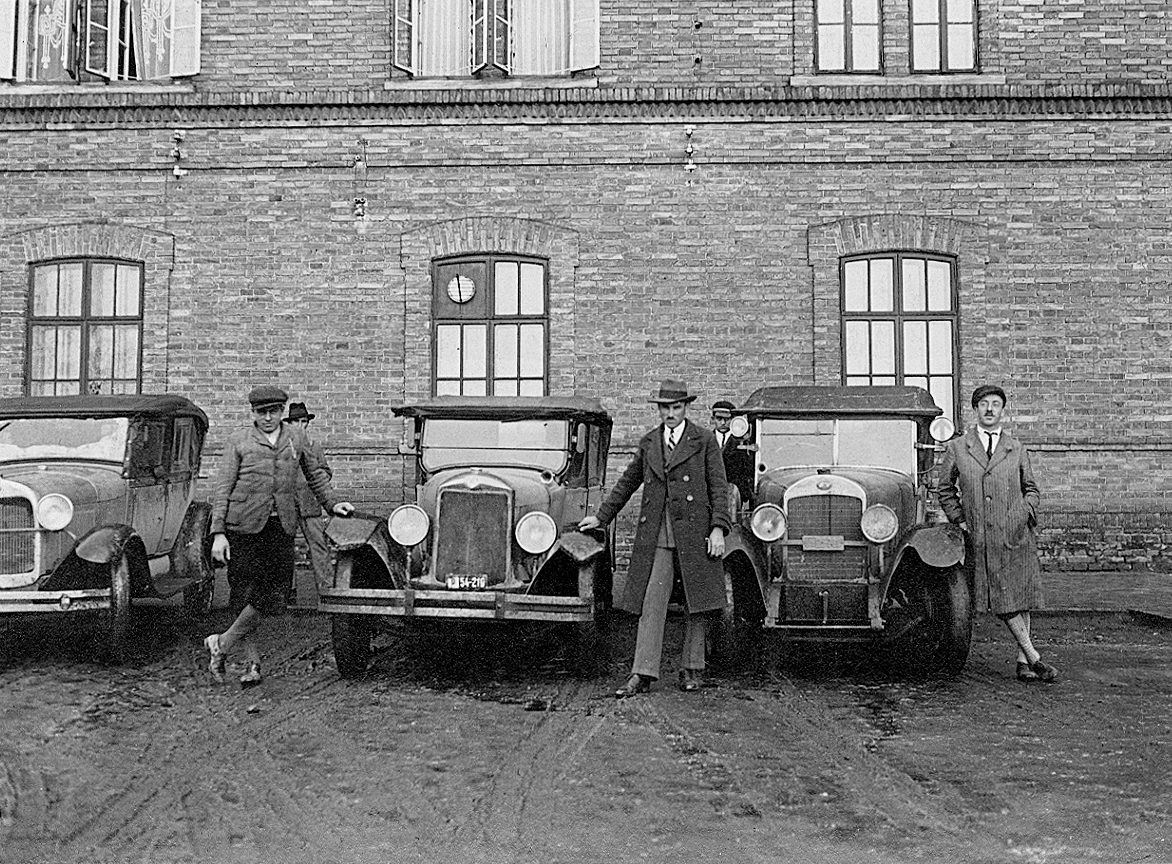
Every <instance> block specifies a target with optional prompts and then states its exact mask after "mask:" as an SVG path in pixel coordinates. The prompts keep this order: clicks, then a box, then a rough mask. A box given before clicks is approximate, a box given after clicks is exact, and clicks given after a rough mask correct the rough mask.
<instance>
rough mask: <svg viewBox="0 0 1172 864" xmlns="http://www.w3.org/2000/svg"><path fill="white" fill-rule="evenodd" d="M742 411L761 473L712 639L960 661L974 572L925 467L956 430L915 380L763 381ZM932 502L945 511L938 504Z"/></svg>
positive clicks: (948, 664)
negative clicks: (881, 650) (767, 637)
mask: <svg viewBox="0 0 1172 864" xmlns="http://www.w3.org/2000/svg"><path fill="white" fill-rule="evenodd" d="M738 413H739V416H738V417H736V418H734V421H733V432H734V433H735V434H739V435H745V436H747V437H746V442H747V443H746V444H745V445H744V446H745V447H746V448H748V449H749V450H750V451H751V452H752V455H753V460H754V465H755V472H754V473H755V478H754V486H753V493H752V496H751V498H750V500H749V501H746V502H743V504H742V505H741V507H740V509H739V512H738V514H737V519H736V520H735V524H734V526H733V529H732V532H731V534H730V536H729V538H728V543H727V546H726V553H725V558H724V565H725V578H726V585H727V589H728V594H729V600H730V607H729V609H728V611H727V612H726V615H725V619H724V620H723V622H722V627H721V628H720V634H721V639H720V640H719V642H718V647H720V648H723V650H725V651H726V652H727V651H730V650H736V648H737V647H738V646H739V645H742V644H743V642H744V637H745V636H747V635H751V634H753V633H754V632H760V630H761V628H762V627H764V628H766V629H768V630H770V631H773V632H775V633H777V634H779V635H780V636H781V637H782V638H783V639H794V640H814V641H832V642H861V643H874V644H877V645H882V646H884V647H888V648H891V649H893V654H894V656H896V657H898V658H899V660H900V662H901V663H903V664H906V665H908V666H910V667H911V668H912V669H913V670H922V671H937V672H946V673H955V672H958V671H959V670H960V669H961V668H963V666H964V664H965V662H966V660H967V658H968V651H969V641H970V638H971V633H972V620H973V602H972V590H971V572H970V570H969V568H968V567H966V561H965V539H964V535H963V533H962V532H961V530H960V528H958V527H956V526H953V525H949V524H947V523H944V522H943V521H942V519H941V518H939V517H938V516H937V517H936V518H932V515H931V514H932V511H933V509H934V503H933V500H932V496H931V489H930V484H929V483H928V480H927V477H928V473H929V471H930V469H931V468H932V465H933V462H934V457H935V454H936V452H937V451H938V449H939V444H938V442H941V441H944V440H947V439H948V438H950V437H951V436H952V434H953V431H954V430H953V424H952V423H951V421H949V420H948V419H947V418H944V417H942V416H940V415H941V410H940V409H939V408H938V407H937V406H936V404H935V402H933V400H932V397H931V396H930V395H929V394H928V393H927V392H926V391H925V390H922V389H920V388H918V387H765V388H762V389H760V390H757V391H756V392H754V393H753V394H752V395H751V396H750V397H749V399H748V400H747V401H746V402H745V403H744V405H743V406H742V407H741V408H740V409H739V412H738ZM937 513H938V511H937Z"/></svg>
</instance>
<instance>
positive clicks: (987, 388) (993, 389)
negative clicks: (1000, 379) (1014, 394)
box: [972, 384, 1009, 408]
mask: <svg viewBox="0 0 1172 864" xmlns="http://www.w3.org/2000/svg"><path fill="white" fill-rule="evenodd" d="M986 396H1000V397H1001V404H1002V405H1008V404H1009V400H1008V399H1006V398H1005V391H1004V390H1002V389H1001V388H1000V387H998V386H997V385H996V384H982V385H981V386H980V387H978V388H977V389H976V390H974V391H973V399H972V402H973V407H974V408H976V407H977V404H978V403H979V402H980V401H981V400H982V399H984V398H985V397H986Z"/></svg>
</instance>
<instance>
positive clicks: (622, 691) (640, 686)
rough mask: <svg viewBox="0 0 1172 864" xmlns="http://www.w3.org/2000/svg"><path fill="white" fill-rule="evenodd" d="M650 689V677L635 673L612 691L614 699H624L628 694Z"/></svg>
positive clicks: (644, 691) (632, 694)
mask: <svg viewBox="0 0 1172 864" xmlns="http://www.w3.org/2000/svg"><path fill="white" fill-rule="evenodd" d="M650 689H651V679H650V678H645V677H643V676H642V675H639V674H635V675H632V676H631V677H630V678H628V679H627V683H626V684H624V685H623V686H622V687H620V688H619V689H618V690H615V691H614V695H615V698H616V699H626V698H627V697H628V696H634V695H635V694H636V693H646V692H647V691H648V690H650Z"/></svg>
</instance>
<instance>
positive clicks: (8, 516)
mask: <svg viewBox="0 0 1172 864" xmlns="http://www.w3.org/2000/svg"><path fill="white" fill-rule="evenodd" d="M34 529H35V523H34V522H33V505H32V502H30V501H28V500H27V499H25V498H0V573H28V572H29V571H30V570H32V569H33V567H34V566H35V565H36V548H37V533H36V531H35V530H34Z"/></svg>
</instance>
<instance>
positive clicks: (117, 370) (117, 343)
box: [114, 324, 138, 379]
mask: <svg viewBox="0 0 1172 864" xmlns="http://www.w3.org/2000/svg"><path fill="white" fill-rule="evenodd" d="M114 377H115V378H122V379H128V378H137V377H138V327H136V326H133V325H126V324H124V325H122V326H121V327H115V328H114Z"/></svg>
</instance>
